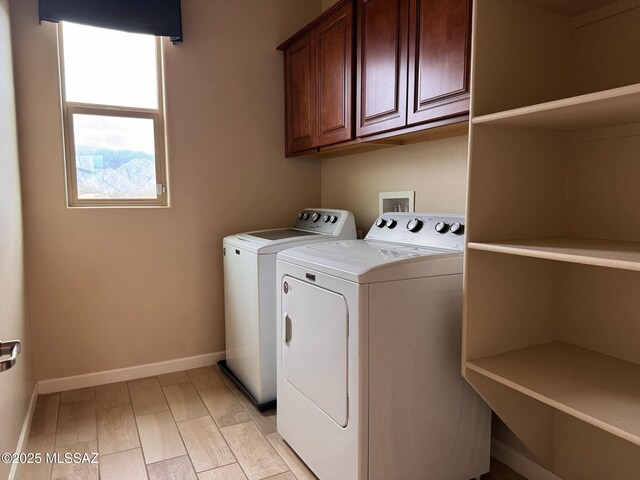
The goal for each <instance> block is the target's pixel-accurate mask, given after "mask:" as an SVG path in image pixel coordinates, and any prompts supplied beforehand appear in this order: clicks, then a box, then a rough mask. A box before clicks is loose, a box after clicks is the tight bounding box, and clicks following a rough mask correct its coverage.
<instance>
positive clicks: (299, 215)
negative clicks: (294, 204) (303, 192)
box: [298, 212, 304, 220]
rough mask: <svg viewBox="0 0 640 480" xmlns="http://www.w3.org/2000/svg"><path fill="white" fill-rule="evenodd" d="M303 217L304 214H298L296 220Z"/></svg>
mask: <svg viewBox="0 0 640 480" xmlns="http://www.w3.org/2000/svg"><path fill="white" fill-rule="evenodd" d="M303 216H304V213H302V212H300V213H299V214H298V220H300V219H302V217H303Z"/></svg>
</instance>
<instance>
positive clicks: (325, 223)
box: [291, 208, 343, 235]
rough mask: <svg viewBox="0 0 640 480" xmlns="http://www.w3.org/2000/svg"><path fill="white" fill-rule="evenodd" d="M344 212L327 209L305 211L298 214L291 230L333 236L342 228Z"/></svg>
mask: <svg viewBox="0 0 640 480" xmlns="http://www.w3.org/2000/svg"><path fill="white" fill-rule="evenodd" d="M342 216H343V212H342V211H340V210H330V209H325V208H315V209H314V208H310V209H304V210H302V211H301V212H300V213H299V214H298V218H296V220H295V222H293V225H292V226H291V228H295V229H297V230H306V231H309V232H317V233H324V234H328V235H333V234H335V233H336V231H337V230H338V228H340V226H341V224H342V222H340V219H341V218H342Z"/></svg>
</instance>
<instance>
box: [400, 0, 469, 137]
mask: <svg viewBox="0 0 640 480" xmlns="http://www.w3.org/2000/svg"><path fill="white" fill-rule="evenodd" d="M409 19H410V22H409V85H408V89H409V99H408V107H409V108H408V114H407V123H408V124H409V125H412V124H416V123H422V122H425V121H429V120H432V119H438V118H443V117H450V116H453V115H460V114H465V113H468V111H469V64H470V57H471V54H470V49H471V0H410V8H409Z"/></svg>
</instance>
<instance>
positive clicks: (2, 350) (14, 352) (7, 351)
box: [0, 340, 20, 372]
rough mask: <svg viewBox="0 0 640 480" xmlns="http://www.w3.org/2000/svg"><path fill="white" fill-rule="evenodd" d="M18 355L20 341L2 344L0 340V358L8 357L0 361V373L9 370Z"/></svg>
mask: <svg viewBox="0 0 640 480" xmlns="http://www.w3.org/2000/svg"><path fill="white" fill-rule="evenodd" d="M19 353H20V340H9V341H8V342H3V341H2V340H0V358H1V357H3V356H5V355H9V358H7V359H5V360H0V372H4V371H5V370H9V369H10V368H11V367H13V366H14V365H15V364H16V359H17V358H18V354H19Z"/></svg>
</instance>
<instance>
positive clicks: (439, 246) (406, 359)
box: [276, 213, 491, 480]
mask: <svg viewBox="0 0 640 480" xmlns="http://www.w3.org/2000/svg"><path fill="white" fill-rule="evenodd" d="M463 246H464V219H463V217H461V216H454V215H426V214H407V213H386V214H383V215H382V216H380V217H379V218H378V219H377V220H376V222H375V224H374V226H373V227H372V228H371V230H370V231H369V233H368V234H367V236H366V238H365V239H364V240H341V241H331V242H324V243H321V244H315V245H309V246H303V247H297V248H292V249H288V250H285V251H283V252H280V253H279V254H278V260H277V268H276V271H277V281H278V284H279V293H278V296H277V303H278V305H277V308H278V314H279V317H280V321H279V322H278V342H277V345H278V363H277V368H278V418H277V425H278V432H280V434H281V435H282V437H283V438H284V439H285V440H286V441H287V443H288V444H289V445H290V446H291V447H292V448H293V449H294V450H295V452H296V453H297V454H298V455H299V456H300V457H301V458H302V460H304V462H305V463H306V464H307V465H308V466H309V467H310V468H311V470H312V471H313V472H314V473H315V474H316V475H317V476H318V478H320V479H321V480H364V479H370V480H469V479H472V478H476V477H479V476H480V475H482V474H484V473H486V472H488V471H489V448H490V447H489V446H490V431H491V427H490V423H491V416H490V409H489V408H488V407H487V406H486V404H485V403H484V402H483V401H482V399H481V398H480V397H479V396H478V395H477V394H476V393H475V391H474V390H473V389H472V388H471V387H470V386H469V385H468V384H467V383H466V382H465V381H464V380H463V378H462V376H461V368H460V362H461V344H462V339H461V331H462V265H463V255H462V252H463Z"/></svg>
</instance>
